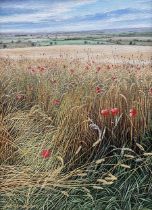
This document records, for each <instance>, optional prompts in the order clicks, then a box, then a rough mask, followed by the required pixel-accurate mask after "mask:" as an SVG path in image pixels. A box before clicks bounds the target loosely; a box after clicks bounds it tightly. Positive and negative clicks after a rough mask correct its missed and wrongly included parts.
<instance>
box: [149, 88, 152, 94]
mask: <svg viewBox="0 0 152 210" xmlns="http://www.w3.org/2000/svg"><path fill="white" fill-rule="evenodd" d="M149 94H150V95H151V96H152V88H150V89H149Z"/></svg>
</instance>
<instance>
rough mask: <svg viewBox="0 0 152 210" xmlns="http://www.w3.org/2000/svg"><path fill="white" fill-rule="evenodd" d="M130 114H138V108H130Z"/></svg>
mask: <svg viewBox="0 0 152 210" xmlns="http://www.w3.org/2000/svg"><path fill="white" fill-rule="evenodd" d="M129 115H130V117H135V116H136V115H137V110H136V109H135V108H132V109H130V112H129Z"/></svg>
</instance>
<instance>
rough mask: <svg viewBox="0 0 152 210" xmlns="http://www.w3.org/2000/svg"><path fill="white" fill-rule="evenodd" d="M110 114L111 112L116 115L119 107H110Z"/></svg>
mask: <svg viewBox="0 0 152 210" xmlns="http://www.w3.org/2000/svg"><path fill="white" fill-rule="evenodd" d="M111 114H112V116H116V115H118V114H119V109H118V108H112V109H111Z"/></svg>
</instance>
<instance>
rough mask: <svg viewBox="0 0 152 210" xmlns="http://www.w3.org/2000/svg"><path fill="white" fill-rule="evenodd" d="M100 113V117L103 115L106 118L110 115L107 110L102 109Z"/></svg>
mask: <svg viewBox="0 0 152 210" xmlns="http://www.w3.org/2000/svg"><path fill="white" fill-rule="evenodd" d="M100 113H101V115H103V116H104V117H107V116H109V115H110V111H109V109H102V110H101V112H100Z"/></svg>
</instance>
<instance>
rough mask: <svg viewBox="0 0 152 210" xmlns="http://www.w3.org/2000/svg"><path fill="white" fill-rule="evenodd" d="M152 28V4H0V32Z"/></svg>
mask: <svg viewBox="0 0 152 210" xmlns="http://www.w3.org/2000/svg"><path fill="white" fill-rule="evenodd" d="M141 27H152V0H0V32H22V33H24V32H25V33H27V32H33V33H34V32H59V31H87V30H102V29H115V28H120V29H121V28H141Z"/></svg>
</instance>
